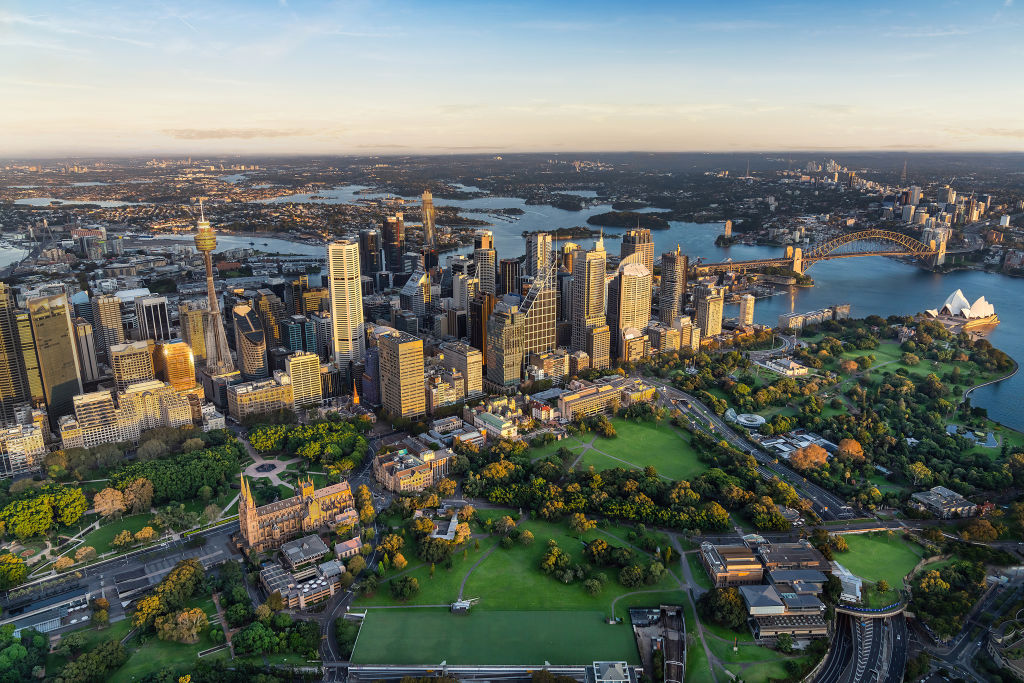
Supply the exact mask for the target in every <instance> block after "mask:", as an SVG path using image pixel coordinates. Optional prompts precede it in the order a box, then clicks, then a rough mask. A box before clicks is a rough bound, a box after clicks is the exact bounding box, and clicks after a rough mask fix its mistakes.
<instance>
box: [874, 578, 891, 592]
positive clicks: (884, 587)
mask: <svg viewBox="0 0 1024 683" xmlns="http://www.w3.org/2000/svg"><path fill="white" fill-rule="evenodd" d="M875 590H877V591H878V592H879V593H888V592H889V582H888V581H886V580H885V579H879V581H878V583H876V584H875Z"/></svg>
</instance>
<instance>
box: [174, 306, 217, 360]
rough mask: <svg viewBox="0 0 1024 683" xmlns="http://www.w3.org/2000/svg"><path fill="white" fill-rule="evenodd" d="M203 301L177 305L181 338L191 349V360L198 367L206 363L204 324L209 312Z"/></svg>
mask: <svg viewBox="0 0 1024 683" xmlns="http://www.w3.org/2000/svg"><path fill="white" fill-rule="evenodd" d="M206 306H207V303H206V300H204V299H195V300H192V301H182V302H181V303H179V304H178V324H179V325H181V338H182V340H184V342H185V343H186V344H188V346H189V348H190V349H192V359H193V361H194V362H196V363H199V364H200V365H202V364H204V363H205V362H206V323H207V321H208V320H209V317H210V310H209V309H208V308H207V307H206Z"/></svg>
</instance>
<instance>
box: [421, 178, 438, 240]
mask: <svg viewBox="0 0 1024 683" xmlns="http://www.w3.org/2000/svg"><path fill="white" fill-rule="evenodd" d="M422 200H423V208H422V213H423V247H424V248H428V249H433V248H434V247H436V246H437V235H436V233H435V227H434V219H435V213H434V195H432V194H431V193H430V190H424V191H423V197H422Z"/></svg>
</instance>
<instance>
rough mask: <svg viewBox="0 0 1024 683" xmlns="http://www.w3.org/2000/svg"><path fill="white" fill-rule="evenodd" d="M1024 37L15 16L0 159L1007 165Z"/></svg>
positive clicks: (247, 17)
mask: <svg viewBox="0 0 1024 683" xmlns="http://www.w3.org/2000/svg"><path fill="white" fill-rule="evenodd" d="M1017 2H1018V3H1020V4H1024V0H1017ZM1022 20H1024V17H1022V12H1021V7H1019V6H1017V5H1015V4H1014V1H1013V0H992V1H989V0H965V1H964V2H941V1H940V2H907V1H901V2H886V3H881V2H868V3H864V2H856V3H847V2H843V3H823V2H803V1H799V2H785V3H774V2H724V1H723V2H714V3H711V2H708V3H688V2H671V3H670V2H664V3H662V2H654V3H645V2H628V3H626V2H623V3H611V2H565V1H563V2H522V3H517V2H503V3H484V2H430V3H428V2H389V1H366V2H313V1H303V0H281V1H280V2H277V1H260V0H251V1H249V2H179V1H177V0H151V1H148V0H147V1H146V2H121V3H117V2H46V1H43V0H37V1H35V2H32V1H24V0H8V1H7V2H5V3H3V4H2V5H0V102H4V106H3V107H0V149H3V150H5V151H6V153H7V154H39V153H56V154H69V153H106V152H142V153H149V152H153V153H159V152H183V153H194V154H197V153H204V152H214V153H220V152H224V153H232V152H237V153H242V154H245V153H265V152H266V153H356V154H362V153H373V152H385V153H386V152H392V153H405V152H437V153H448V152H463V151H481V152H490V151H547V150H551V151H563V150H564V151H568V150H576V151H580V150H582V151H587V150H595V151H600V150H656V151H672V150H758V149H766V150H786V149H833V150H837V149H846V148H852V149H908V150H915V149H919V150H940V149H977V150H1021V149H1024V115H1022V112H1024V77H1022V73H1024V69H1022V67H1024V41H1021V39H1020V36H1021V35H1022V34H1024V32H1022V25H1021V24H1022Z"/></svg>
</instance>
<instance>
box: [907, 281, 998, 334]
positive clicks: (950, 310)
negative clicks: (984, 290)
mask: <svg viewBox="0 0 1024 683" xmlns="http://www.w3.org/2000/svg"><path fill="white" fill-rule="evenodd" d="M925 313H927V314H928V315H929V316H930V317H932V318H937V319H939V320H940V321H941V322H943V323H945V324H947V325H949V326H950V327H955V328H958V329H962V330H971V329H976V328H979V327H982V326H985V325H996V324H998V323H999V318H998V317H997V316H996V310H995V309H994V308H993V307H992V304H990V303H989V302H987V301H985V297H983V296H982V297H978V299H977V300H976V301H975V302H974V303H973V304H972V303H970V302H969V301H967V297H965V296H964V293H963V292H962V291H960V290H959V289H958V290H956V291H955V292H953V293H952V294H950V295H949V297H948V298H947V299H946V301H945V302H944V303H943V304H942V306H940V307H939V308H938V309H934V308H931V309H928V310H927V311H925Z"/></svg>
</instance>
